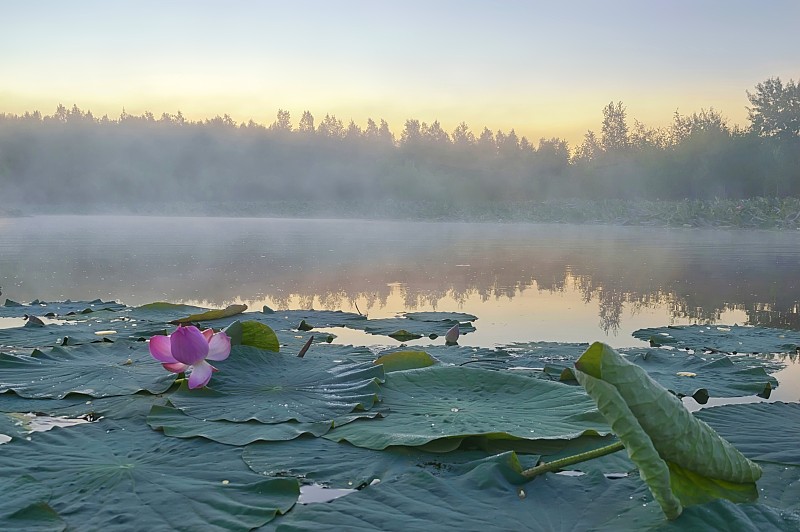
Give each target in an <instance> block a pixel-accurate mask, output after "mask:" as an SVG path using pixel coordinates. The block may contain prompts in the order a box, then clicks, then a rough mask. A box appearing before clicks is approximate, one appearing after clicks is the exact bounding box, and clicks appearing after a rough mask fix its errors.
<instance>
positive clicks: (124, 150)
mask: <svg viewBox="0 0 800 532" xmlns="http://www.w3.org/2000/svg"><path fill="white" fill-rule="evenodd" d="M747 96H748V99H749V102H750V106H749V107H748V119H749V124H748V126H747V127H739V126H731V125H730V124H729V123H728V121H727V120H726V118H725V117H724V116H722V115H721V114H720V113H719V112H718V111H717V110H715V109H713V108H712V109H707V110H706V109H701V110H700V111H699V112H695V113H692V114H687V115H683V114H680V113H679V112H677V111H676V112H675V114H674V117H673V121H672V124H671V125H670V126H669V127H662V128H653V127H648V126H646V125H645V124H642V123H641V122H639V121H638V120H635V119H634V120H632V121H630V120H629V119H628V116H627V112H626V108H625V106H624V105H623V103H622V102H610V103H609V104H608V105H607V106H606V107H605V108H604V109H603V110H602V115H603V118H602V122H601V124H600V129H599V132H595V131H588V132H587V133H586V134H585V136H584V138H583V140H582V142H581V143H580V144H579V145H577V146H575V147H570V146H569V144H568V143H567V141H565V140H564V139H561V138H557V137H553V138H541V139H539V140H538V141H536V142H532V141H530V140H529V139H527V138H526V137H524V136H519V135H518V134H517V133H516V132H515V130H514V129H511V130H510V131H500V130H498V131H491V130H490V129H488V128H483V129H482V130H481V131H480V132H473V131H472V130H471V129H470V127H469V126H468V125H467V124H465V123H463V122H462V123H461V124H459V125H458V126H457V127H456V128H455V129H454V130H453V131H446V130H445V129H444V128H443V127H442V125H441V124H440V123H439V122H438V121H434V122H432V123H430V124H428V123H426V122H420V121H419V120H416V119H408V120H406V121H405V124H404V126H403V128H402V132H401V133H400V134H399V136H395V135H394V134H393V133H392V131H391V129H390V127H389V124H388V123H387V122H386V120H383V119H379V120H378V121H375V120H373V119H369V120H367V123H366V125H365V126H363V127H362V126H360V125H358V124H356V123H355V122H354V121H352V120H350V121H349V122H348V123H347V124H345V123H344V122H343V121H342V120H341V119H339V118H337V117H336V116H334V115H330V114H328V115H325V117H323V118H322V119H320V120H318V121H317V120H316V119H315V117H314V116H313V115H312V114H311V113H310V112H308V111H305V112H304V113H303V114H302V116H301V117H300V118H299V120H298V122H297V124H296V125H295V124H294V123H293V120H292V117H291V115H290V113H289V112H288V111H285V110H279V111H278V113H277V116H276V119H275V121H274V122H272V123H271V124H269V125H262V124H258V123H256V122H254V121H252V120H251V121H249V122H247V123H236V122H235V121H234V120H232V119H231V117H230V116H228V115H223V116H216V117H214V118H212V119H207V120H203V121H191V120H187V119H186V118H185V117H184V116H183V115H182V114H181V113H180V112H178V113H176V114H169V113H164V114H163V115H161V116H160V117H156V116H154V115H153V114H152V113H149V112H145V113H143V114H142V115H138V116H137V115H131V114H128V113H126V112H125V111H123V112H122V114H121V115H120V116H119V118H117V119H111V118H109V117H108V116H102V117H96V116H94V115H93V114H92V113H91V112H90V111H83V110H81V109H80V108H78V107H77V106H73V107H72V108H71V109H68V108H66V107H64V106H63V105H59V106H58V108H57V109H56V111H55V112H54V113H53V114H52V115H43V114H42V113H40V112H38V111H34V112H26V113H24V114H22V115H15V114H0V186H1V187H2V192H1V193H2V197H3V201H4V203H6V202H17V203H19V204H23V205H34V206H36V205H39V206H64V207H75V208H81V209H83V208H85V206H87V205H89V204H95V205H97V204H106V205H109V206H114V207H124V206H137V205H142V204H145V205H153V206H159V205H169V204H174V203H184V204H199V203H200V202H217V203H227V204H236V203H237V202H251V203H252V202H256V203H258V202H262V203H269V202H275V201H298V200H313V201H335V200H340V199H346V200H362V201H363V200H366V201H373V200H382V201H387V200H389V201H411V202H413V201H433V202H441V203H442V204H443V205H447V204H452V203H460V204H462V205H469V204H470V203H476V204H477V203H481V204H485V203H487V202H490V203H491V202H498V203H513V202H523V201H538V200H545V199H558V198H581V199H640V198H641V199H649V200H655V199H662V200H674V199H683V198H690V199H710V198H728V199H738V198H749V197H757V196H769V197H789V196H795V197H796V196H800V83H796V82H794V81H793V80H790V81H789V82H788V83H783V82H782V81H781V80H780V79H779V78H770V79H768V80H766V81H764V82H762V83H758V84H757V85H756V86H755V88H754V90H753V91H752V92H750V91H748V92H747Z"/></svg>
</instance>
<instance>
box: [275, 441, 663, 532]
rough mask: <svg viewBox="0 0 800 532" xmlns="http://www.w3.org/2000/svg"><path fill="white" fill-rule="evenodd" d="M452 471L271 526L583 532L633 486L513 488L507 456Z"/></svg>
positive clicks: (588, 480)
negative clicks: (456, 473)
mask: <svg viewBox="0 0 800 532" xmlns="http://www.w3.org/2000/svg"><path fill="white" fill-rule="evenodd" d="M459 467H460V468H461V469H462V472H461V474H460V475H458V476H453V475H448V476H446V477H441V476H439V475H436V474H432V473H431V472H429V471H425V470H422V471H414V470H411V471H409V472H408V473H406V474H405V475H402V476H400V477H398V478H392V479H389V480H387V481H382V482H380V483H379V484H377V485H373V486H369V487H365V488H364V489H362V490H360V491H358V492H356V493H353V494H351V495H347V496H346V497H342V498H339V499H336V500H334V501H331V502H329V503H327V504H324V505H323V504H309V505H298V506H296V507H295V508H294V509H293V510H292V511H291V512H289V513H288V514H287V515H285V516H282V517H280V518H278V519H276V520H275V521H274V522H273V523H271V526H272V525H274V526H275V527H276V530H296V531H301V530H308V531H318V530H320V529H324V530H327V529H330V530H380V531H386V532H391V531H398V532H406V531H419V532H426V531H429V530H432V529H435V530H437V531H439V530H441V531H444V532H446V531H456V532H464V531H472V530H530V531H534V532H559V531H575V530H590V529H595V528H596V527H597V525H598V523H604V522H607V521H611V520H613V519H614V518H615V517H616V515H617V514H618V513H620V512H621V511H622V510H623V509H625V508H628V507H630V506H631V500H630V497H631V496H632V495H633V494H634V493H636V489H637V487H639V486H640V484H638V483H636V482H633V481H630V480H628V481H625V482H622V483H620V482H618V481H611V480H608V479H606V478H605V477H603V476H602V475H599V474H596V475H585V476H583V477H577V478H576V477H565V476H561V475H552V476H550V475H548V476H545V477H541V478H537V479H536V480H534V481H533V482H531V483H529V484H521V482H524V479H523V477H521V475H520V474H519V469H520V468H519V465H518V464H517V463H516V460H515V457H514V455H513V453H507V454H505V455H500V456H497V457H493V458H491V459H488V460H478V461H476V462H474V463H472V464H463V465H461V466H459ZM658 519H661V520H663V517H660V516H657V518H656V519H653V518H652V517H650V522H658ZM624 529H625V528H624V527H623V528H617V530H624Z"/></svg>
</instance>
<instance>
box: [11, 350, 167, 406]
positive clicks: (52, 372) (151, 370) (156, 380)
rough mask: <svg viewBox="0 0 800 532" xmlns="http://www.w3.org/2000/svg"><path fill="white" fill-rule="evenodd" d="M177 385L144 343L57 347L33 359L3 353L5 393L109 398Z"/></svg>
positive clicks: (155, 390)
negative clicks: (10, 391)
mask: <svg viewBox="0 0 800 532" xmlns="http://www.w3.org/2000/svg"><path fill="white" fill-rule="evenodd" d="M173 382H175V375H174V374H171V373H168V372H167V371H165V370H164V368H162V367H161V364H159V363H158V362H156V361H155V360H154V359H153V358H152V357H151V356H150V353H149V350H148V347H147V345H146V344H144V343H138V342H137V343H127V342H116V343H112V344H109V343H100V344H88V345H83V346H79V347H75V348H70V347H54V348H52V349H51V350H50V351H49V352H47V353H44V352H42V351H34V353H33V355H31V356H14V355H4V354H0V393H2V392H6V391H9V390H12V391H14V392H16V393H17V394H18V395H20V396H22V397H29V398H54V399H60V398H62V397H64V396H65V395H67V394H70V393H78V394H83V395H90V396H92V397H106V396H111V395H124V394H132V393H136V392H138V391H140V390H146V391H148V392H150V393H162V392H165V391H166V390H168V389H169V387H170V386H171V385H172V383H173Z"/></svg>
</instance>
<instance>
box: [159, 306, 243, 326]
mask: <svg viewBox="0 0 800 532" xmlns="http://www.w3.org/2000/svg"><path fill="white" fill-rule="evenodd" d="M245 310H247V305H228V306H227V307H225V308H223V309H215V310H207V311H205V312H201V313H199V314H191V315H189V316H186V317H184V318H179V319H177V320H172V321H171V322H170V323H172V324H174V325H178V324H183V323H196V322H199V321H213V320H221V319H223V318H230V317H231V316H236V315H237V314H241V313H242V312H244V311H245Z"/></svg>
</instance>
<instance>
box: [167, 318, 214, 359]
mask: <svg viewBox="0 0 800 532" xmlns="http://www.w3.org/2000/svg"><path fill="white" fill-rule="evenodd" d="M170 341H171V344H172V356H173V357H174V358H175V360H176V361H178V362H183V363H184V364H188V365H190V366H192V365H194V364H197V363H198V362H200V361H202V360H203V359H205V358H206V355H208V340H206V338H205V336H203V333H201V332H200V329H198V328H197V327H195V326H193V325H190V326H188V327H181V326H178V328H177V329H175V332H173V333H172V334H171V335H170Z"/></svg>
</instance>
